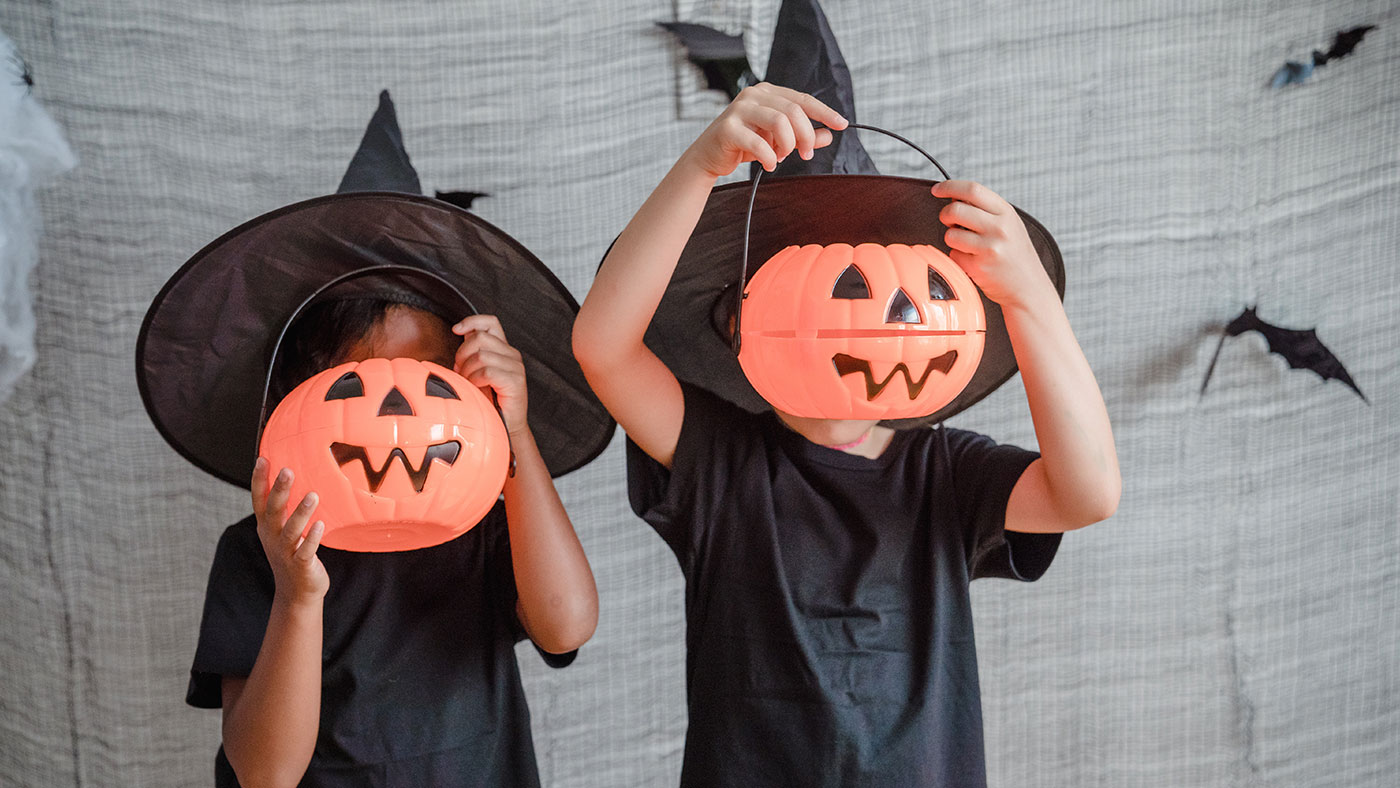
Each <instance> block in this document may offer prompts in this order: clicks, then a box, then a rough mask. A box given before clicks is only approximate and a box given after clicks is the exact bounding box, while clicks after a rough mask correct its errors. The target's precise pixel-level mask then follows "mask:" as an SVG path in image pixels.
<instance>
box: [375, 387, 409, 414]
mask: <svg viewBox="0 0 1400 788" xmlns="http://www.w3.org/2000/svg"><path fill="white" fill-rule="evenodd" d="M379 415H380V416H412V415H413V406H412V405H410V404H408V400H407V399H406V398H405V397H404V395H403V392H402V391H399V387H398V386H395V387H393V388H391V389H389V393H388V394H386V395H384V401H383V402H381V403H380V404H379Z"/></svg>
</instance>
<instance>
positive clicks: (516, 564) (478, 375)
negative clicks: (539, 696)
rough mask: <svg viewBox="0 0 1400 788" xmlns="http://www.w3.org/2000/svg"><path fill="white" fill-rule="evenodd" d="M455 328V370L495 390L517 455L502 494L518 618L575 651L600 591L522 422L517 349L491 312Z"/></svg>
mask: <svg viewBox="0 0 1400 788" xmlns="http://www.w3.org/2000/svg"><path fill="white" fill-rule="evenodd" d="M452 330H453V331H454V332H456V333H458V334H462V335H463V339H462V345H461V347H460V348H458V350H457V357H456V360H455V365H456V367H457V372H458V373H459V374H461V375H462V376H463V377H465V378H466V379H467V380H469V381H471V382H472V383H475V384H476V385H478V386H485V387H489V388H490V389H491V391H492V392H494V393H495V395H496V402H497V405H498V406H499V407H500V409H501V416H502V417H503V418H504V420H505V423H506V430H507V432H509V434H510V444H511V450H512V451H514V452H515V475H514V476H513V477H510V478H508V479H506V485H505V497H506V522H507V524H508V527H509V529H510V553H511V565H512V568H513V569H514V571H515V588H516V592H517V594H518V595H519V601H518V602H517V604H516V615H518V616H519V617H520V623H521V624H522V625H524V627H525V632H526V634H528V635H529V636H530V640H532V641H534V642H535V644H536V645H538V646H539V647H540V648H542V649H544V650H545V651H548V652H550V653H553V654H562V653H564V652H568V651H573V650H574V649H576V648H578V647H579V646H581V645H583V644H584V643H585V642H587V640H588V639H589V638H590V637H592V636H593V630H594V629H596V628H597V626H598V589H597V586H596V585H595V583H594V580H593V571H592V570H591V569H590V568H589V566H588V557H587V556H586V555H584V552H583V545H582V544H580V543H579V540H578V534H576V533H575V532H574V526H573V523H572V522H571V521H570V520H569V515H568V513H567V512H566V511H564V504H563V503H562V502H560V500H559V493H558V491H556V490H555V489H554V480H553V479H551V478H550V476H549V469H548V468H547V467H546V466H545V464H544V459H543V458H542V457H541V456H540V451H539V448H538V447H537V446H536V445H535V436H534V434H533V433H531V432H530V426H529V423H528V421H527V420H526V413H527V411H528V405H527V398H526V387H525V366H524V363H523V361H522V359H521V356H520V352H519V351H517V350H516V349H515V348H513V347H511V346H510V344H508V343H507V341H506V337H505V332H504V331H503V330H502V329H501V324H500V321H498V320H497V319H496V318H495V317H494V316H491V315H475V316H472V317H469V318H467V319H465V320H463V321H461V322H460V323H458V324H457V325H456V326H454V327H453V329H452Z"/></svg>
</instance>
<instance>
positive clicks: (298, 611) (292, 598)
mask: <svg viewBox="0 0 1400 788" xmlns="http://www.w3.org/2000/svg"><path fill="white" fill-rule="evenodd" d="M325 599H326V592H325V591H283V590H282V589H277V590H276V591H275V592H274V593H273V595H272V606H273V607H275V608H277V607H280V608H281V609H283V610H284V611H286V612H288V613H291V614H293V615H304V614H306V613H316V614H320V612H321V606H322V603H323V602H325Z"/></svg>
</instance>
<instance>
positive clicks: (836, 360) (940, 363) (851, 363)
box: [831, 332, 958, 400]
mask: <svg viewBox="0 0 1400 788" xmlns="http://www.w3.org/2000/svg"><path fill="white" fill-rule="evenodd" d="M895 333H905V332H895ZM957 360H958V351H956V350H950V351H948V352H947V353H944V354H943V355H941V356H934V357H933V358H931V359H929V360H928V363H927V364H926V365H924V373H923V374H922V375H920V376H919V379H918V380H915V379H914V376H913V375H911V374H910V372H909V367H908V365H906V364H905V363H904V362H903V361H901V362H899V363H898V364H895V365H894V368H893V369H891V370H890V373H889V374H888V375H886V376H885V379H884V380H881V381H876V380H875V372H874V370H872V369H871V367H870V361H869V360H868V359H863V358H856V357H855V356H848V355H846V354H845V353H837V354H836V355H834V356H832V357H831V364H832V366H834V367H835V368H836V374H837V376H839V377H845V376H846V375H856V374H859V375H861V376H862V377H864V378H865V398H866V400H874V399H875V398H876V397H878V396H880V394H882V393H883V392H884V391H885V387H886V386H888V385H890V383H891V382H892V381H893V380H894V376H895V374H896V373H900V374H903V375H904V387H905V390H906V391H907V392H908V393H909V399H911V400H913V399H917V398H918V397H919V394H920V392H922V391H923V390H924V385H925V384H926V383H928V379H929V376H930V375H932V374H933V373H934V372H941V373H943V374H944V375H946V374H948V370H950V369H952V368H953V362H955V361H957Z"/></svg>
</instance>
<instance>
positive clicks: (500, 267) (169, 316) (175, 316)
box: [136, 91, 614, 486]
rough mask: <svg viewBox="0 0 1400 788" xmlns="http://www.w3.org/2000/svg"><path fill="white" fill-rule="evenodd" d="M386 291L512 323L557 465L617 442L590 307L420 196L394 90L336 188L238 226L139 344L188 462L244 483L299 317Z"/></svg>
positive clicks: (570, 464)
mask: <svg viewBox="0 0 1400 788" xmlns="http://www.w3.org/2000/svg"><path fill="white" fill-rule="evenodd" d="M385 289H389V290H392V291H393V292H395V293H398V294H405V293H406V294H407V295H408V296H409V297H410V298H412V300H414V301H416V302H418V303H421V304H424V305H426V306H428V307H430V308H431V309H432V311H434V312H437V313H438V314H440V315H443V316H447V317H448V319H449V320H457V319H460V318H461V317H466V316H467V315H468V314H471V313H478V314H492V315H496V316H497V318H499V319H500V321H501V326H502V328H503V329H504V330H505V332H506V336H507V337H509V339H510V342H511V344H512V345H514V346H515V347H516V348H517V349H518V350H519V351H520V352H521V355H522V356H524V362H525V374H526V379H527V380H528V381H529V387H530V393H531V397H530V414H529V423H530V430H531V432H533V433H534V436H535V440H536V442H537V444H538V445H539V449H540V454H541V455H542V456H543V457H544V461H545V464H546V465H547V466H548V467H549V470H550V473H551V474H553V475H555V476H558V475H560V474H563V473H567V472H569V471H571V470H574V469H576V468H579V467H580V466H582V465H584V464H586V463H587V462H588V461H590V460H592V459H593V458H594V457H596V456H597V455H598V454H599V453H600V452H602V450H603V449H604V448H606V446H607V444H608V441H609V439H610V438H611V437H612V432H613V428H614V424H613V421H612V419H611V418H610V417H609V416H608V414H607V411H606V410H605V409H604V408H603V406H602V404H601V403H599V402H598V400H597V398H596V397H594V396H593V393H592V391H591V390H590V389H589V388H588V385H587V384H586V382H585V381H584V378H583V373H582V371H581V370H580V369H579V367H578V364H577V362H575V361H574V359H573V356H572V355H571V354H570V353H569V346H570V345H569V335H570V332H571V331H572V329H573V322H574V316H575V314H577V312H578V304H577V302H575V301H574V299H573V297H572V296H571V295H570V294H569V292H568V290H566V289H565V287H564V285H563V284H562V283H560V282H559V280H558V279H557V278H555V276H554V275H553V274H552V273H551V272H550V271H549V269H548V268H546V267H545V265H544V264H543V263H541V262H540V261H539V260H538V259H537V258H536V257H535V256H534V255H533V254H531V253H530V252H529V250H527V249H526V248H525V247H524V246H521V245H520V243H519V242H518V241H516V240H515V239H514V238H512V237H510V236H509V235H507V234H506V233H505V232H503V231H501V230H500V229H498V228H496V227H494V226H493V225H491V224H489V223H487V222H486V221H484V220H482V219H480V218H479V217H477V216H475V215H473V214H471V213H468V212H467V211H465V210H462V209H461V208H458V207H456V206H455V205H452V204H449V203H447V202H444V201H442V200H437V199H433V198H430V197H424V196H423V195H422V194H421V193H420V186H419V182H418V175H417V173H416V172H415V171H414V169H413V165H412V164H411V163H410V162H409V158H408V154H407V153H406V152H405V150H404V146H403V138H402V135H401V134H400V132H399V126H398V121H397V119H396V117H395V113H394V105H393V102H392V101H391V100H390V98H389V93H388V91H385V92H383V93H381V94H380V97H379V108H378V110H377V111H376V112H375V115H374V118H373V119H372V120H371V121H370V124H369V127H368V128H367V130H366V131H365V136H364V139H363V140H362V141H361V143H360V148H359V150H358V151H357V152H356V153H355V156H354V158H353V159H352V160H351V162H350V166H349V168H348V170H347V171H346V173H345V178H344V180H342V181H341V184H340V188H339V190H338V192H337V193H336V194H333V195H328V196H325V197H318V198H315V199H311V200H307V201H305V202H299V203H296V204H293V205H288V206H286V207H283V208H280V209H278V210H275V211H272V212H271V213H267V214H264V215H262V216H259V217H257V218H256V219H253V220H251V221H249V222H246V223H244V224H242V225H240V226H239V227H236V228H234V229H233V230H230V231H229V232H227V233H225V234H224V235H223V236H222V237H220V238H219V239H218V240H216V241H214V242H213V243H211V244H209V245H208V246H206V247H204V248H203V249H201V250H200V251H199V252H198V253H196V254H195V255H194V257H192V258H190V260H189V261H188V262H186V263H185V264H184V265H183V266H182V267H181V268H180V270H178V271H176V272H175V274H174V276H172V277H171V278H170V281H168V282H166V283H165V286H164V287H162V288H161V290H160V293H159V294H157V295H156V297H155V300H154V301H153V302H152V304H151V307H150V309H149V310H148V311H147V313H146V318H145V321H144V322H143V323H142V325H141V332H140V336H139V337H138V339H137V343H136V377H137V382H138V384H139V387H140V390H141V398H142V401H143V402H144V403H145V405H146V411H147V413H149V414H150V416H151V420H152V421H154V422H155V425H156V429H157V430H159V431H160V434H161V435H162V436H163V437H164V438H165V439H166V441H167V442H169V443H170V445H171V446H173V447H174V448H175V450H176V451H178V452H179V453H180V454H181V455H183V456H184V457H185V458H186V459H188V460H189V461H190V462H192V463H194V464H195V465H197V466H199V467H200V468H202V469H204V470H206V471H208V472H209V473H211V474H213V475H215V476H217V477H219V478H220V479H223V480H224V481H227V482H230V483H232V484H235V485H239V486H246V485H247V484H248V480H249V478H250V477H251V476H252V473H253V461H254V460H255V459H256V456H257V450H256V447H257V435H258V431H259V428H260V427H261V423H260V422H261V415H260V414H261V410H262V409H263V406H264V399H265V397H266V387H267V381H268V378H269V367H270V366H271V364H272V356H273V353H274V348H275V346H276V344H277V342H278V341H279V339H280V336H281V334H282V333H283V332H284V331H285V329H286V327H287V325H288V324H289V323H290V322H291V320H292V319H293V318H294V317H295V316H296V315H297V314H299V313H300V311H301V310H302V308H304V307H305V306H307V305H308V304H311V303H318V302H321V301H324V300H336V299H341V298H356V297H360V298H363V297H366V296H378V295H380V293H381V292H382V291H384V290H385ZM400 297H402V296H400ZM270 404H271V403H269V405H270Z"/></svg>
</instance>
